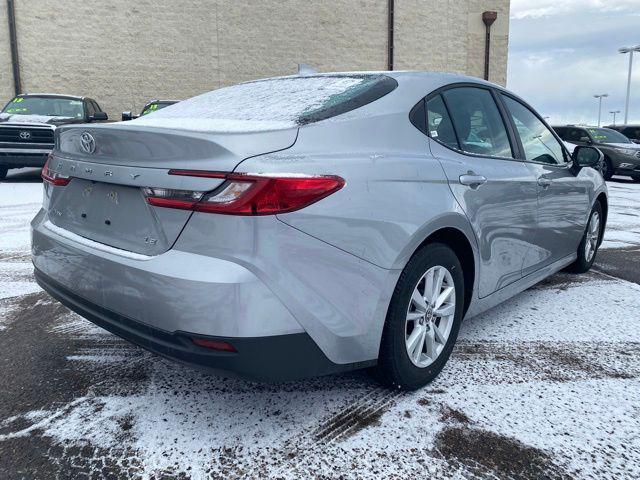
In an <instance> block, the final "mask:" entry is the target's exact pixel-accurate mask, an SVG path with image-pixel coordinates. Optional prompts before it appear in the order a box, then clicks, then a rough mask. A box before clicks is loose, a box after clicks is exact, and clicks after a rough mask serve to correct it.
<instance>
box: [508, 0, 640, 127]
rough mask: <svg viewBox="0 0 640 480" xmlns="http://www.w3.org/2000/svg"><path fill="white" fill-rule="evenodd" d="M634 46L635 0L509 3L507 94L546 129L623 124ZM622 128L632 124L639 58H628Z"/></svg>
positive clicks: (639, 28)
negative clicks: (546, 122)
mask: <svg viewBox="0 0 640 480" xmlns="http://www.w3.org/2000/svg"><path fill="white" fill-rule="evenodd" d="M631 45H640V0H609V1H602V0H511V24H510V34H509V66H508V80H507V87H508V88H509V89H510V90H513V91H514V92H515V93H517V94H518V95H520V96H522V97H523V98H524V99H525V100H527V101H528V102H529V103H531V105H532V106H533V107H535V108H536V109H537V110H538V111H539V112H540V114H541V115H543V116H549V117H551V118H550V123H588V124H591V125H594V124H596V122H597V117H598V101H597V100H596V99H595V98H593V95H594V94H601V93H608V94H609V97H608V98H605V99H603V104H602V112H603V113H602V123H603V125H608V124H610V123H611V120H612V118H613V116H612V115H611V114H610V113H609V112H610V111H612V110H620V111H621V112H622V113H620V114H619V115H618V116H617V118H618V123H620V122H621V120H622V119H623V118H624V101H625V94H626V87H627V72H628V62H629V54H626V55H622V54H620V53H618V48H619V47H622V46H631ZM633 60H634V62H633V63H634V69H633V74H632V78H631V102H630V104H629V123H640V53H635V54H634V58H633Z"/></svg>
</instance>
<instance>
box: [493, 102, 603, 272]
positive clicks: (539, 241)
mask: <svg viewBox="0 0 640 480" xmlns="http://www.w3.org/2000/svg"><path fill="white" fill-rule="evenodd" d="M501 98H502V101H503V102H504V105H505V108H506V110H507V111H508V112H509V118H510V119H511V121H512V122H513V125H514V127H515V130H516V132H517V140H518V142H519V144H520V149H521V151H522V153H523V155H524V160H526V164H527V167H528V168H529V169H530V170H531V172H533V174H534V176H535V178H536V182H537V189H538V226H537V231H536V234H535V237H534V238H535V241H534V243H535V248H534V249H532V250H531V251H530V252H529V255H528V256H527V258H526V260H525V265H524V270H523V274H525V275H526V274H528V273H531V272H533V271H535V270H538V269H540V268H543V267H545V266H546V265H549V264H551V263H553V262H555V261H557V260H560V259H562V258H564V257H566V256H567V255H570V254H572V253H575V252H576V251H577V249H578V244H579V243H580V240H581V238H582V234H583V232H584V229H585V226H586V220H587V216H588V213H589V207H590V196H589V193H590V188H592V187H591V181H590V180H589V179H588V178H587V177H581V176H580V175H579V172H577V171H576V170H574V169H572V168H571V164H570V162H569V160H570V159H569V155H568V153H567V151H566V149H565V148H564V147H563V145H562V143H561V142H560V141H559V140H558V139H557V138H556V137H555V135H553V133H552V132H551V130H550V129H549V128H547V126H546V125H545V124H544V123H543V121H542V120H541V119H540V117H539V116H538V115H537V114H536V113H535V112H534V111H533V110H532V109H530V108H529V107H528V106H526V105H524V104H523V103H522V102H520V101H519V100H516V99H515V98H512V97H510V96H507V95H505V94H501ZM583 132H584V130H583V129H580V128H569V132H568V134H569V135H572V136H571V138H578V139H580V138H581V136H582V135H583ZM584 134H586V132H584Z"/></svg>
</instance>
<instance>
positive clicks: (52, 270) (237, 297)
mask: <svg viewBox="0 0 640 480" xmlns="http://www.w3.org/2000/svg"><path fill="white" fill-rule="evenodd" d="M32 260H33V264H34V266H35V268H36V269H37V270H38V271H39V272H40V273H41V274H42V275H46V276H47V277H49V278H51V279H53V280H54V281H55V282H56V283H58V284H59V285H61V286H62V287H64V288H66V289H68V290H69V291H71V292H73V293H74V294H75V295H77V296H78V297H80V298H83V299H85V300H86V301H87V302H88V303H89V304H94V305H98V306H102V307H105V308H108V309H109V310H111V311H113V312H115V313H117V314H120V315H123V316H125V317H128V318H131V319H133V320H135V321H138V322H141V323H143V324H146V325H148V326H150V327H152V328H156V329H159V330H163V331H167V332H176V331H186V332H190V333H193V334H197V335H209V336H223V337H263V336H272V335H286V334H292V333H303V332H304V329H303V328H302V327H301V326H300V324H299V323H298V322H296V320H295V319H294V318H293V316H292V315H291V313H289V311H288V310H287V309H286V308H285V306H284V305H283V304H282V303H281V302H280V300H278V298H276V297H275V296H274V295H273V294H272V292H271V291H270V290H269V289H268V288H267V286H266V285H265V284H264V283H263V282H262V281H261V280H259V279H258V278H257V277H256V276H255V275H254V274H253V273H252V272H251V271H249V270H247V269H246V268H245V267H243V266H242V265H239V264H237V263H235V262H232V261H229V260H224V259H221V258H214V257H208V256H204V255H198V254H194V253H188V252H183V251H179V250H169V251H167V252H165V253H163V254H160V255H156V256H151V257H149V256H144V255H139V254H133V253H131V252H126V251H123V250H119V249H116V248H113V247H109V246H107V245H104V244H100V243H97V242H93V241H91V240H89V239H85V238H84V237H80V236H78V235H75V234H73V233H71V232H68V231H66V230H63V229H61V228H59V227H56V226H55V225H53V224H52V223H51V222H50V221H49V220H48V219H47V216H46V214H45V213H44V211H41V212H40V213H39V214H38V215H37V216H36V217H35V218H34V220H33V222H32Z"/></svg>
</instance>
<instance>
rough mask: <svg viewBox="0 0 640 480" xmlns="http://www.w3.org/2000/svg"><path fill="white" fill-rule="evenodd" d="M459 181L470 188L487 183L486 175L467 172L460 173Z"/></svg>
mask: <svg viewBox="0 0 640 480" xmlns="http://www.w3.org/2000/svg"><path fill="white" fill-rule="evenodd" d="M460 183H461V184H462V185H466V186H468V187H471V188H478V187H479V186H480V185H482V184H484V183H487V177H485V176H483V175H476V174H475V173H473V172H469V173H467V174H465V175H460Z"/></svg>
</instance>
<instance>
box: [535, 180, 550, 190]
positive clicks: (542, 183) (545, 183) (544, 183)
mask: <svg viewBox="0 0 640 480" xmlns="http://www.w3.org/2000/svg"><path fill="white" fill-rule="evenodd" d="M538 185H540V186H541V187H542V188H545V189H546V188H549V185H551V180H549V179H548V178H546V177H538Z"/></svg>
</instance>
